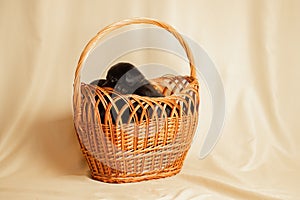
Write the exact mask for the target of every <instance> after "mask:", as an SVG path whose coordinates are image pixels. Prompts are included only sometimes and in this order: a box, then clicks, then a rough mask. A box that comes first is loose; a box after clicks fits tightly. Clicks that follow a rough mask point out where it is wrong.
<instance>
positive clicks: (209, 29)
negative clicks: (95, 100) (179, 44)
mask: <svg viewBox="0 0 300 200" xmlns="http://www.w3.org/2000/svg"><path fill="white" fill-rule="evenodd" d="M299 13H300V3H299V1H297V0H289V1H283V0H282V1H271V0H270V1H268V0H262V1H258V0H257V1H252V0H245V1H237V0H229V1H197V0H194V1H192V0H185V1H171V0H166V1H134V0H124V1H65V0H64V1H9V0H7V1H5V0H2V1H0V27H1V29H0V30H1V31H0V43H1V48H0V58H1V59H0V67H1V68H0V69H1V73H0V92H1V98H0V199H3V200H4V199H10V200H15V199H16V200H17V199H22V200H27V199H30V200H31V199H51V200H52V199H64V200H66V199H72V200H75V199H130V200H132V199H159V200H169V199H176V200H179V199H180V200H181V199H189V200H190V199H193V200H196V199H197V200H202V199H205V200H210V199H213V200H217V199H220V200H226V199H264V200H268V199H270V200H275V199H276V200H277V199H283V200H286V199H293V200H296V199H299V198H300V192H299V186H300V173H299V169H300V149H299V146H298V142H300V135H299V130H300V123H299V122H298V119H299V116H298V114H299V113H300V106H299V102H300V95H299V89H300V82H299V79H300V69H299V65H300V58H299V53H300V40H299V35H300V23H299V19H300V14H299ZM136 16H144V17H152V18H156V19H159V20H161V21H164V22H167V23H169V24H171V25H173V26H174V27H175V28H176V29H177V30H178V31H179V32H181V33H183V34H185V35H187V36H189V37H190V38H192V39H193V40H195V41H196V42H197V43H199V44H200V45H201V46H202V47H203V48H204V49H205V50H206V52H207V53H208V55H209V56H210V58H211V59H212V60H213V62H214V63H215V65H216V67H217V70H218V71H219V73H220V76H221V77H222V80H223V84H224V88H225V94H226V121H225V125H224V128H223V131H222V137H221V138H220V140H219V142H218V144H217V145H216V147H215V149H214V150H213V152H212V153H211V154H210V155H209V156H208V157H206V158H205V159H203V160H200V159H199V158H198V155H199V151H200V144H201V141H203V136H202V135H203V134H205V133H206V132H207V129H208V127H209V123H210V121H209V117H208V116H210V115H211V114H210V113H211V110H210V109H208V107H209V105H208V104H209V103H208V102H207V101H208V100H209V98H208V97H209V95H207V94H203V95H202V96H201V101H202V102H203V103H202V107H201V110H200V115H201V117H200V122H201V123H200V127H199V130H198V132H197V135H198V136H197V137H195V140H194V142H193V144H192V148H191V150H190V151H189V154H188V156H187V158H186V160H185V163H184V166H183V169H182V171H181V173H180V174H178V175H176V176H173V177H170V178H165V179H159V180H153V181H146V182H140V183H132V184H107V183H101V182H97V181H94V180H92V179H91V178H90V177H89V172H88V167H87V165H86V162H85V160H84V159H83V156H82V154H81V151H80V147H79V144H78V141H77V138H76V134H75V130H74V127H73V121H72V119H73V118H72V93H73V90H72V89H73V88H72V84H73V78H74V72H75V68H76V65H77V61H78V59H79V56H80V54H81V51H82V50H83V48H84V46H85V44H86V43H87V42H88V41H89V39H91V38H92V37H93V36H94V34H95V33H97V32H98V31H99V30H100V29H101V28H102V27H104V26H105V25H108V24H110V23H112V22H115V21H118V20H121V19H125V18H129V17H136ZM206 105H207V106H206Z"/></svg>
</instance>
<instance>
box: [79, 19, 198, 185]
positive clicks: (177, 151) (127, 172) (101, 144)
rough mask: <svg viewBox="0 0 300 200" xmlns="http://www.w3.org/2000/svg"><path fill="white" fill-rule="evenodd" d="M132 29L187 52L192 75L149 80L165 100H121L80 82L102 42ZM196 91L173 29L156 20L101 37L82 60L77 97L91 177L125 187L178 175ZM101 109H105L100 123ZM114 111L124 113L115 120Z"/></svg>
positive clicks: (187, 145)
mask: <svg viewBox="0 0 300 200" xmlns="http://www.w3.org/2000/svg"><path fill="white" fill-rule="evenodd" d="M131 24H153V25H156V26H159V27H162V28H164V29H165V30H167V31H169V32H170V33H172V34H173V35H174V36H175V37H176V38H177V39H178V41H179V42H180V44H181V45H182V47H183V48H184V50H185V51H186V54H187V57H188V59H189V61H190V70H191V74H190V76H165V77H160V78H157V79H154V80H151V82H152V83H153V84H154V85H155V87H156V88H157V89H158V90H160V91H161V92H162V93H164V94H165V95H166V97H159V98H151V97H144V96H143V97H141V96H138V95H134V94H130V95H121V94H118V93H116V92H114V91H112V90H109V89H107V88H100V87H98V86H94V85H90V84H86V83H80V71H81V68H82V66H83V63H84V62H85V60H86V59H87V57H88V54H89V53H90V52H91V51H92V50H93V49H94V48H95V46H96V44H97V43H98V41H99V40H100V39H101V38H103V37H104V36H105V35H106V34H108V33H110V32H111V31H113V30H115V29H118V28H120V27H123V26H126V25H131ZM198 88H199V85H198V81H197V78H196V72H195V67H194V61H193V57H192V54H191V52H190V50H189V47H188V45H187V44H186V42H185V41H184V40H183V38H182V37H181V35H180V34H179V33H177V32H176V30H175V29H174V28H172V27H171V26H169V25H167V24H165V23H162V22H158V21H156V20H153V19H147V18H138V19H136V18H135V19H129V20H124V21H121V22H117V23H114V24H112V25H109V26H107V27H105V28H104V29H102V30H101V31H100V32H98V33H97V35H96V36H95V37H94V38H93V39H92V40H91V41H90V42H89V43H88V44H87V46H86V47H85V49H84V51H83V52H82V54H81V57H80V59H79V62H78V66H77V69H76V72H75V79H74V96H73V103H74V124H75V128H76V132H77V136H78V139H79V143H80V146H81V150H82V152H83V154H84V156H85V158H86V160H87V162H88V165H89V167H90V170H91V175H92V177H93V178H94V179H96V180H100V181H103V182H109V183H125V182H137V181H143V180H150V179H157V178H163V177H169V176H172V175H175V174H177V173H178V172H179V171H180V170H181V168H182V165H183V161H184V159H185V156H186V154H187V152H188V150H189V148H190V146H191V142H192V139H193V136H194V133H195V130H196V127H197V120H198V108H199V93H198ZM96 97H97V98H96ZM120 100H122V101H123V102H126V103H124V105H123V107H122V108H120V107H116V104H117V102H119V101H120ZM98 104H102V105H103V107H104V108H105V110H106V111H105V118H104V119H102V120H101V119H100V115H99V111H98ZM167 106H168V107H169V108H172V109H171V112H169V113H167V112H166V107H167ZM114 108H120V109H119V110H118V109H117V110H116V109H115V110H116V116H115V115H113V114H112V113H113V112H112V109H114ZM128 110H130V112H129V113H130V116H129V119H126V120H124V119H123V118H122V115H124V114H125V112H127V113H128ZM149 110H150V111H151V112H150V111H149ZM138 112H139V113H140V114H138ZM112 119H115V121H114V122H113V121H112Z"/></svg>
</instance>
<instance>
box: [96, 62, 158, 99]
mask: <svg viewBox="0 0 300 200" xmlns="http://www.w3.org/2000/svg"><path fill="white" fill-rule="evenodd" d="M102 87H111V88H113V89H114V90H115V91H116V92H119V93H121V94H137V95H140V96H149V97H163V96H164V95H163V94H162V93H160V92H158V91H157V90H156V89H155V88H154V87H153V85H152V84H151V83H150V82H149V81H148V80H147V79H146V78H145V76H144V75H143V74H142V73H141V72H140V71H139V70H138V68H136V67H135V66H133V65H132V64H130V63H123V62H122V63H118V64H116V65H114V66H112V67H111V68H110V69H109V70H108V72H107V76H106V82H104V83H103V85H102Z"/></svg>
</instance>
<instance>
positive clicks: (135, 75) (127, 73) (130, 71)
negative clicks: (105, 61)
mask: <svg viewBox="0 0 300 200" xmlns="http://www.w3.org/2000/svg"><path fill="white" fill-rule="evenodd" d="M144 78H145V77H144V76H143V74H142V73H141V72H140V71H139V70H138V69H137V68H136V67H135V66H134V65H132V64H130V63H123V62H122V63H118V64H115V65H113V66H112V67H111V68H110V69H109V70H108V72H107V76H106V82H105V83H104V86H105V87H112V88H113V87H115V86H116V85H117V84H118V85H120V86H124V87H126V86H127V87H132V86H134V85H135V84H136V83H138V82H140V81H142V80H143V79H144Z"/></svg>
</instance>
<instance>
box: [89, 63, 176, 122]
mask: <svg viewBox="0 0 300 200" xmlns="http://www.w3.org/2000/svg"><path fill="white" fill-rule="evenodd" d="M91 84H94V85H98V86H99V87H110V88H112V89H114V90H115V91H116V92H119V93H121V94H136V95H140V96H149V97H164V95H163V94H162V93H161V92H159V91H157V90H156V89H155V88H154V86H153V85H152V84H151V83H150V82H149V81H148V80H147V79H146V78H145V76H144V75H143V74H142V73H141V72H140V71H139V70H138V69H137V68H136V67H135V66H133V65H132V64H130V63H123V62H122V63H118V64H116V65H113V66H112V67H111V68H110V69H109V70H108V72H107V76H106V80H103V79H100V80H96V81H93V82H92V83H91ZM100 104H101V103H100ZM100 104H99V105H98V109H99V113H100V116H101V119H104V114H105V111H104V107H103V105H102V104H101V105H100ZM125 104H126V102H124V100H122V99H120V100H118V101H117V102H116V105H117V107H118V109H121V108H122V107H123V106H124V105H125ZM134 105H135V106H136V105H137V102H134ZM147 111H148V114H149V115H150V116H151V115H152V112H153V110H152V109H151V108H148V109H147ZM171 111H172V108H171V107H170V106H166V112H167V115H168V116H169V115H170V114H171ZM158 113H159V114H160V113H162V111H158ZM111 114H112V116H113V123H115V119H114V118H116V117H117V111H116V110H115V109H112V113H111ZM137 114H138V118H139V120H142V119H140V116H141V114H142V109H139V110H138V111H137ZM129 115H130V111H129V110H126V111H125V112H123V115H122V120H123V121H126V120H128V118H129ZM101 121H102V120H101ZM102 122H103V121H102ZM126 122H127V121H126Z"/></svg>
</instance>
